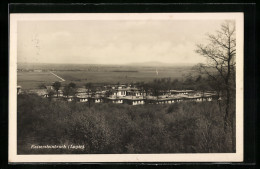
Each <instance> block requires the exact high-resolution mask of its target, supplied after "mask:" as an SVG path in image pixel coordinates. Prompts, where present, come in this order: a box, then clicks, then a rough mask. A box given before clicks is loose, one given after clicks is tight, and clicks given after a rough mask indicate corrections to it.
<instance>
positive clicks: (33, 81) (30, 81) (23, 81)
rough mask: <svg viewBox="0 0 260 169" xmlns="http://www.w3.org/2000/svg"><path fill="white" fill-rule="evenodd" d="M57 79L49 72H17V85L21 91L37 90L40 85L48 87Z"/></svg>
mask: <svg viewBox="0 0 260 169" xmlns="http://www.w3.org/2000/svg"><path fill="white" fill-rule="evenodd" d="M54 81H59V79H58V78H57V77H55V76H53V75H52V74H51V73H50V72H17V85H20V86H22V88H23V89H34V88H38V86H39V85H40V84H43V83H44V84H46V85H50V84H51V83H52V82H54Z"/></svg>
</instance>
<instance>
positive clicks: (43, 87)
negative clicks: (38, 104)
mask: <svg viewBox="0 0 260 169" xmlns="http://www.w3.org/2000/svg"><path fill="white" fill-rule="evenodd" d="M38 87H39V88H40V89H47V87H46V85H45V84H44V83H41V84H40V85H39V86H38Z"/></svg>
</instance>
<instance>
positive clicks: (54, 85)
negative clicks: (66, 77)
mask: <svg viewBox="0 0 260 169" xmlns="http://www.w3.org/2000/svg"><path fill="white" fill-rule="evenodd" d="M52 86H53V88H54V89H55V90H56V93H57V97H58V96H59V89H60V87H61V83H60V82H54V83H53V85H52Z"/></svg>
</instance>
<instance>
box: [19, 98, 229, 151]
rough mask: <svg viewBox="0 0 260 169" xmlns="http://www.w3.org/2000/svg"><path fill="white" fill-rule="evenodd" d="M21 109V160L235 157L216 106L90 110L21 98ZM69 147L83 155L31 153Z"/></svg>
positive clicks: (83, 106)
mask: <svg viewBox="0 0 260 169" xmlns="http://www.w3.org/2000/svg"><path fill="white" fill-rule="evenodd" d="M17 106H18V108H17V110H18V118H17V119H18V121H17V125H18V126H17V131H18V154H42V153H49V154H51V153H53V154H55V153H86V154H87V153H213V152H214V153H220V152H221V153H224V152H232V145H231V141H230V140H231V132H230V131H228V132H224V129H223V125H224V122H223V116H224V110H222V109H221V107H222V106H219V104H218V103H217V102H202V103H195V102H189V103H188V102H186V103H179V104H172V105H141V106H131V105H117V104H107V103H105V104H102V103H101V104H93V105H92V106H91V107H90V108H89V107H88V104H87V103H77V102H63V101H49V100H48V99H44V98H41V97H38V96H36V95H27V94H21V95H18V105H17ZM233 111H234V109H233ZM227 138H228V139H227ZM71 144H73V145H84V149H31V146H32V145H71Z"/></svg>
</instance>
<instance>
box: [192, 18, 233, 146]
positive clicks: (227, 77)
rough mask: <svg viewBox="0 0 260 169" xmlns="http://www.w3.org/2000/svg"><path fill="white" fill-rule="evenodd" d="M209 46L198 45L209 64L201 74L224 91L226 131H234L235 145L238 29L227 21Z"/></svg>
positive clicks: (209, 36) (212, 37)
mask: <svg viewBox="0 0 260 169" xmlns="http://www.w3.org/2000/svg"><path fill="white" fill-rule="evenodd" d="M208 39H209V43H208V44H207V45H201V44H199V45H197V50H196V52H197V53H198V54H200V55H202V56H204V57H206V58H207V64H200V65H199V66H198V68H199V71H200V72H201V73H205V74H207V75H208V76H209V77H210V78H211V79H212V80H214V81H215V83H216V86H218V88H216V89H217V90H222V91H223V92H222V95H223V98H224V99H225V114H224V131H225V132H227V128H228V126H230V127H231V130H232V135H233V137H232V138H233V139H232V145H233V150H234V149H235V143H234V141H235V140H234V135H235V133H234V126H233V122H234V116H235V113H234V111H231V110H230V109H231V102H232V99H233V98H234V96H233V95H234V94H235V92H234V91H235V83H234V81H235V80H234V79H235V65H236V61H235V57H236V28H235V23H234V22H232V21H226V22H224V23H223V24H222V25H221V29H220V30H219V31H217V32H216V34H214V35H213V34H209V35H208Z"/></svg>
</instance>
